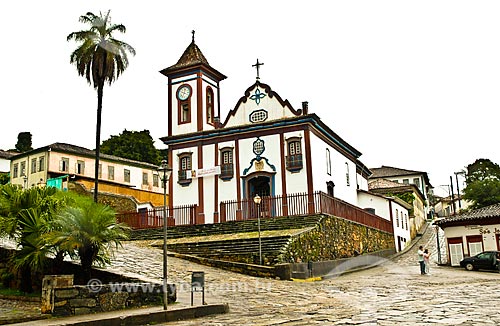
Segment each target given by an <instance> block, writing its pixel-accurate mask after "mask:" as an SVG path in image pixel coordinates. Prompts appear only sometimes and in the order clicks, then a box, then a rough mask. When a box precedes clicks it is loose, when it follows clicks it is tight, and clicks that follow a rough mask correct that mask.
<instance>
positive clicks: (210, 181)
mask: <svg viewBox="0 0 500 326" xmlns="http://www.w3.org/2000/svg"><path fill="white" fill-rule="evenodd" d="M214 152H215V145H205V146H203V168H211V167H214V166H215V157H214V155H215V154H214ZM214 186H215V176H214V175H211V176H206V177H203V192H204V196H203V201H204V203H203V205H204V210H205V212H206V213H205V223H213V222H214V214H213V212H214V211H215V209H214Z"/></svg>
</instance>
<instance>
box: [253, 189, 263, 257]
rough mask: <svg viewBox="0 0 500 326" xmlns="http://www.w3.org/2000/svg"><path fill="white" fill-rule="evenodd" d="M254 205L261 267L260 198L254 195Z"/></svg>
mask: <svg viewBox="0 0 500 326" xmlns="http://www.w3.org/2000/svg"><path fill="white" fill-rule="evenodd" d="M253 201H254V203H255V204H257V228H258V231H259V264H260V265H262V242H261V238H260V203H261V201H262V198H260V196H259V194H257V195H255V197H254V198H253Z"/></svg>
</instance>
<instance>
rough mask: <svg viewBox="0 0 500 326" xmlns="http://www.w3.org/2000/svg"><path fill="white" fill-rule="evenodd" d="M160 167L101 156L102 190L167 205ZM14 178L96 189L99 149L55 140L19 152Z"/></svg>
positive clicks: (143, 202)
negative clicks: (96, 162)
mask: <svg viewBox="0 0 500 326" xmlns="http://www.w3.org/2000/svg"><path fill="white" fill-rule="evenodd" d="M157 168H158V167H157V166H156V165H154V164H150V163H145V162H138V161H134V160H129V159H125V158H121V157H117V156H113V155H106V154H101V155H100V163H99V193H110V194H117V195H123V196H131V197H133V198H134V199H135V200H136V201H137V203H138V207H137V208H141V207H146V208H149V207H151V205H158V206H159V205H163V188H162V185H161V182H159V177H158V173H157ZM10 175H11V178H10V181H11V183H12V184H17V185H21V186H22V187H24V188H29V187H34V186H45V185H47V186H53V187H57V188H59V189H61V190H66V189H68V186H69V182H76V183H78V184H80V185H81V186H83V187H85V188H86V189H87V190H89V191H93V187H94V177H95V152H94V151H92V150H89V149H87V148H84V147H80V146H75V145H70V144H64V143H54V144H51V145H48V146H44V147H40V148H37V149H34V150H31V151H28V152H24V153H21V154H18V155H15V156H13V157H12V158H11V162H10Z"/></svg>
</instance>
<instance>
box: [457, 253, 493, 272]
mask: <svg viewBox="0 0 500 326" xmlns="http://www.w3.org/2000/svg"><path fill="white" fill-rule="evenodd" d="M499 255H500V251H483V252H481V253H479V254H477V255H475V256H472V257H467V258H464V259H462V261H461V262H460V266H462V267H464V268H465V269H466V270H468V271H473V270H478V269H488V270H496V269H497V268H498V267H497V257H499Z"/></svg>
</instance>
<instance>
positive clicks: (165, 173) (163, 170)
mask: <svg viewBox="0 0 500 326" xmlns="http://www.w3.org/2000/svg"><path fill="white" fill-rule="evenodd" d="M158 172H159V178H160V179H161V181H162V185H163V309H164V310H167V304H168V283H167V275H168V269H167V230H168V227H167V222H168V218H167V181H168V179H169V178H170V175H171V174H172V169H171V168H170V166H169V165H168V163H167V160H162V161H161V165H160V166H159V167H158Z"/></svg>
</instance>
